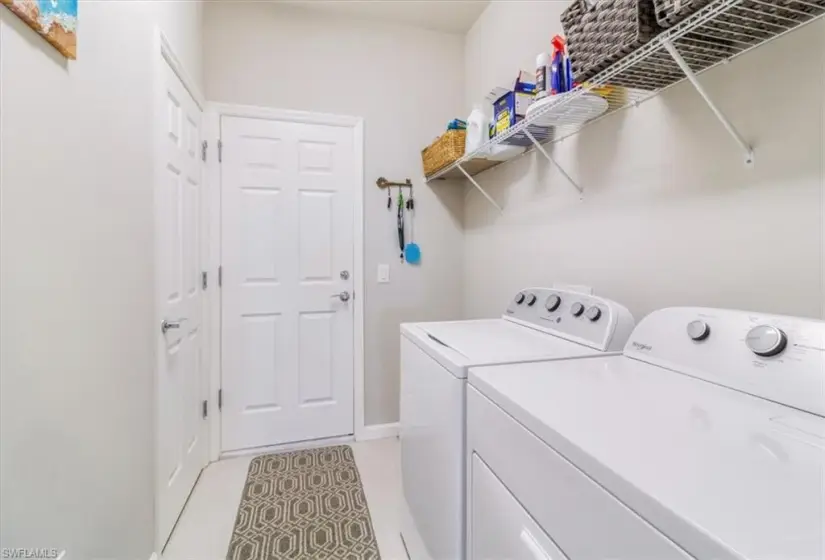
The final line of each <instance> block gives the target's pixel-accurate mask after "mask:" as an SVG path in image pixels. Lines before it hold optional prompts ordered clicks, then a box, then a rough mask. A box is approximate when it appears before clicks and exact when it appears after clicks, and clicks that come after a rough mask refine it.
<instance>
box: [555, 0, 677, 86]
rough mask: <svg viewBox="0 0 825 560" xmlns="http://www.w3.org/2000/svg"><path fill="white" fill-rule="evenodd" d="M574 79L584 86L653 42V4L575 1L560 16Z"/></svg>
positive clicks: (625, 0)
mask: <svg viewBox="0 0 825 560" xmlns="http://www.w3.org/2000/svg"><path fill="white" fill-rule="evenodd" d="M561 23H562V25H563V26H564V33H565V35H567V44H568V50H569V51H570V60H571V61H572V63H573V77H574V78H575V80H576V81H577V82H579V83H581V82H584V81H587V80H589V79H590V78H592V77H593V76H595V75H596V74H598V73H599V72H601V71H602V70H604V69H606V68H607V67H608V66H610V65H611V64H613V63H615V62H617V61H618V60H620V59H621V58H622V57H624V56H626V55H628V54H630V53H631V52H633V51H634V50H635V49H637V48H639V47H641V46H642V45H644V44H645V43H647V42H649V41H650V40H651V39H653V38H654V37H655V36H656V35H657V34H658V33H659V32H660V31H661V28H660V27H659V26H658V25H657V24H656V15H655V13H654V10H653V0H598V1H596V0H573V2H572V3H571V4H570V5H569V6H568V7H567V9H566V10H565V11H564V13H563V14H562V16H561Z"/></svg>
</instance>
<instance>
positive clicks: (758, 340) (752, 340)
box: [745, 325, 788, 358]
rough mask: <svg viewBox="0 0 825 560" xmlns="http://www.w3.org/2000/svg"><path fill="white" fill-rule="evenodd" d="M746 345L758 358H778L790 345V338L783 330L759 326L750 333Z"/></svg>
mask: <svg viewBox="0 0 825 560" xmlns="http://www.w3.org/2000/svg"><path fill="white" fill-rule="evenodd" d="M745 344H747V345H748V348H750V349H751V351H752V352H753V353H754V354H756V355H757V356H764V357H766V358H767V357H770V356H776V355H777V354H779V353H780V352H782V350H784V349H785V346H787V345H788V337H787V336H786V335H785V333H784V332H782V330H780V329H777V328H776V327H772V326H770V325H759V326H758V327H753V328H752V329H751V330H750V331H748V336H746V337H745Z"/></svg>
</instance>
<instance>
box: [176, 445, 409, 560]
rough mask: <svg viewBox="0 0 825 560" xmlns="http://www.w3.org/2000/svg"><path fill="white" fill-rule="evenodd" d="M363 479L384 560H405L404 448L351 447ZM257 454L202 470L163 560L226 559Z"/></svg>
mask: <svg viewBox="0 0 825 560" xmlns="http://www.w3.org/2000/svg"><path fill="white" fill-rule="evenodd" d="M349 445H350V446H352V451H353V455H354V456H355V464H356V465H357V466H358V472H359V473H360V474H361V481H362V483H363V485H364V493H365V494H366V496H367V504H368V505H369V508H370V515H371V517H372V525H373V528H374V529H375V536H376V539H377V540H378V550H379V552H380V553H381V558H382V560H406V559H407V555H406V553H405V551H404V545H403V544H402V542H401V537H400V535H399V532H400V525H399V515H398V509H399V506H400V504H401V449H400V445H399V443H398V439H397V438H389V439H379V440H373V441H366V442H357V443H350V444H349ZM253 457H254V455H250V456H247V457H237V458H234V459H224V460H222V461H218V462H216V463H212V464H211V465H209V466H208V467H206V469H205V470H204V471H203V474H201V478H200V480H199V481H198V484H197V486H195V489H194V491H193V492H192V496H191V497H190V498H189V502H188V503H187V504H186V509H185V510H184V511H183V514H182V515H181V518H180V520H179V521H178V524H177V527H175V531H174V532H173V533H172V538H171V539H170V540H169V544H168V545H167V546H166V550H165V551H164V553H163V560H224V559H225V558H226V551H227V549H228V548H229V538H230V537H231V536H232V529H233V527H234V526H235V514H236V513H237V510H238V504H239V503H240V500H241V491H242V490H243V486H244V482H245V481H246V471H247V470H248V469H249V462H250V461H251V460H252V458H253Z"/></svg>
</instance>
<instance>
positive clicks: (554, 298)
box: [544, 294, 561, 311]
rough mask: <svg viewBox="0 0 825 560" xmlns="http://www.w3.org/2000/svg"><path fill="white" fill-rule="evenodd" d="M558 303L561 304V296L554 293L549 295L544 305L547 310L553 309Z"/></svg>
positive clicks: (556, 307) (557, 306)
mask: <svg viewBox="0 0 825 560" xmlns="http://www.w3.org/2000/svg"><path fill="white" fill-rule="evenodd" d="M559 305H561V298H560V297H559V296H558V295H556V294H552V295H550V296H549V297H548V298H547V301H546V302H545V303H544V307H545V309H547V311H555V310H556V309H558V308H559Z"/></svg>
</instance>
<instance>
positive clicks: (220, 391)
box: [218, 389, 223, 410]
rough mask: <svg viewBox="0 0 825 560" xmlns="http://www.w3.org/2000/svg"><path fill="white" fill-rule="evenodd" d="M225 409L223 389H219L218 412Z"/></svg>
mask: <svg viewBox="0 0 825 560" xmlns="http://www.w3.org/2000/svg"><path fill="white" fill-rule="evenodd" d="M222 409H223V389H218V410H222Z"/></svg>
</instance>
